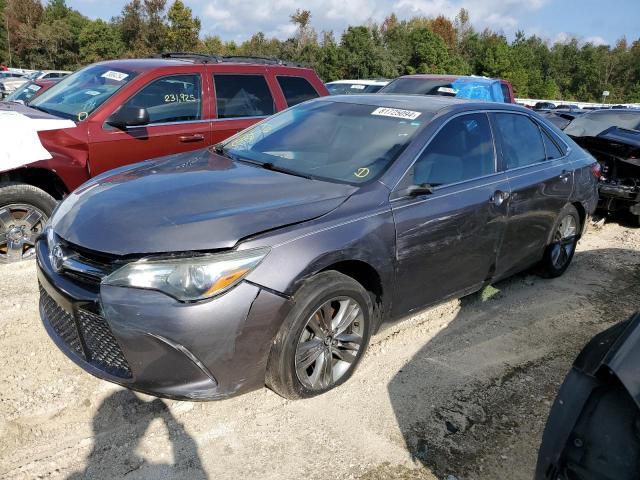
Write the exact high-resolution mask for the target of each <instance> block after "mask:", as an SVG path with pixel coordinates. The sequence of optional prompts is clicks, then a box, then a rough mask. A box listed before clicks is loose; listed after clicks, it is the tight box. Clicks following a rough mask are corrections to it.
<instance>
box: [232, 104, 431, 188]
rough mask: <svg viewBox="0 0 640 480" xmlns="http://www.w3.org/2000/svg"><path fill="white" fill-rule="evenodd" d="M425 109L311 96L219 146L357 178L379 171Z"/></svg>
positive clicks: (312, 171)
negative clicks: (395, 107) (319, 98)
mask: <svg viewBox="0 0 640 480" xmlns="http://www.w3.org/2000/svg"><path fill="white" fill-rule="evenodd" d="M430 118H431V115H430V114H425V113H423V112H415V111H410V110H400V109H393V108H383V107H379V106H376V105H360V104H353V103H341V102H328V101H315V102H310V103H305V104H301V105H300V106H296V107H293V108H290V109H289V110H286V111H284V112H282V113H280V114H278V115H275V116H273V117H271V118H269V119H268V120H265V121H263V122H261V123H259V124H257V125H256V126H254V127H252V128H250V129H248V130H245V131H243V132H240V133H239V134H237V135H236V136H234V137H231V139H229V140H228V141H227V142H226V143H224V144H223V145H222V148H223V151H224V152H225V153H226V154H228V155H229V156H231V157H232V158H234V159H236V160H248V161H252V162H255V163H259V164H262V165H265V164H266V165H265V166H268V167H271V168H273V169H274V170H276V169H282V170H287V171H288V172H289V173H293V174H297V175H301V176H307V177H311V178H317V179H322V180H329V181H335V182H339V183H350V184H361V183H365V182H369V181H371V180H374V179H376V178H377V177H379V176H380V175H381V174H382V172H384V171H385V170H386V168H387V167H388V166H389V165H390V164H391V163H392V162H393V161H394V160H395V159H396V158H397V157H398V156H399V155H400V154H401V153H402V152H403V151H404V149H405V148H406V147H407V146H408V145H409V143H410V142H411V141H412V139H413V138H414V137H415V135H416V132H417V131H418V130H420V127H421V126H422V125H424V124H426V123H427V122H428V120H429V119H430Z"/></svg>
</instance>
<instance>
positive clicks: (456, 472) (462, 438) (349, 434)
mask: <svg viewBox="0 0 640 480" xmlns="http://www.w3.org/2000/svg"><path fill="white" fill-rule="evenodd" d="M496 288H497V289H498V290H499V292H498V293H497V294H496V295H495V296H494V297H492V298H490V299H487V298H486V295H485V296H483V295H480V294H475V295H472V296H470V297H467V298H464V299H462V300H456V301H452V302H448V303H446V304H444V305H440V306H438V307H436V308H432V309H429V310H426V311H424V312H421V313H420V314H419V315H417V316H414V317H412V318H410V319H406V320H404V321H402V322H398V323H396V324H394V325H392V326H390V327H387V328H386V329H385V330H384V331H383V332H381V333H379V334H378V335H377V336H376V337H374V339H373V344H372V346H371V348H370V349H369V351H368V353H367V355H366V357H365V358H364V360H363V362H362V364H361V366H360V369H359V370H358V372H356V374H355V375H354V377H353V378H352V379H351V380H350V381H349V382H348V383H347V384H345V385H344V386H342V387H340V388H339V389H337V390H334V391H332V392H330V393H328V394H326V395H323V396H321V397H317V398H314V399H311V400H306V401H297V402H290V401H286V400H283V399H282V398H280V397H278V396H277V395H275V394H274V393H272V392H271V391H269V390H266V389H262V390H259V391H256V392H253V393H250V394H247V395H244V396H241V397H237V398H233V399H229V400H225V401H220V402H212V403H211V402H210V403H190V402H176V401H168V400H159V399H154V398H152V397H146V396H142V395H138V394H133V393H131V392H129V391H127V390H124V389H122V388H120V387H117V386H114V385H111V384H109V383H107V382H104V381H101V380H98V379H95V378H93V377H91V376H90V375H88V374H86V373H85V372H84V371H82V370H81V369H79V368H78V367H76V366H75V365H74V364H73V363H72V362H71V361H69V360H67V358H66V357H64V355H63V354H62V353H60V352H59V351H58V350H57V349H56V348H55V346H54V345H53V343H52V342H51V341H50V339H49V338H48V336H47V335H46V333H45V331H44V329H43V328H42V326H41V324H40V320H39V317H38V313H37V285H36V280H35V268H34V265H33V264H32V263H27V264H20V265H17V266H15V265H12V266H0V371H1V372H2V374H1V375H0V477H1V478H11V479H14V478H15V479H18V478H19V479H22V478H25V479H32V478H74V479H75V478H100V479H102V478H104V479H107V478H109V479H111V478H122V477H125V478H127V479H129V478H131V479H139V478H148V479H164V478H181V479H183V478H195V479H200V478H211V479H237V478H264V479H283V478H305V479H315V478H322V479H327V480H330V479H339V478H340V479H342V478H363V479H387V478H392V479H408V478H418V479H434V478H438V479H446V478H453V477H455V478H457V479H498V478H509V479H511V480H518V479H527V480H529V479H531V477H532V472H533V468H534V465H535V460H536V455H537V449H538V446H539V442H540V438H541V434H542V429H543V427H544V423H545V420H546V416H547V414H548V411H549V408H550V405H551V402H552V401H553V398H554V396H555V393H556V391H557V388H558V387H559V385H560V383H561V382H562V379H563V378H564V375H565V373H566V372H567V370H568V369H569V367H570V365H571V363H572V361H573V359H574V358H575V356H576V355H577V353H578V352H579V351H580V349H581V348H582V346H583V345H584V344H585V343H586V342H587V340H589V339H590V338H591V337H592V336H593V335H594V334H596V333H598V332H600V331H602V330H604V329H605V328H607V327H608V326H610V325H611V324H612V323H613V322H617V321H620V320H623V319H625V318H627V317H628V316H629V315H630V314H631V313H632V312H633V311H635V310H640V295H639V292H640V229H632V228H626V227H624V226H621V225H620V224H617V223H607V224H606V225H604V226H603V227H601V228H597V229H596V228H591V230H590V232H589V233H588V234H587V235H586V236H585V237H584V238H583V239H582V241H581V243H580V245H579V249H578V252H577V253H576V256H575V259H574V263H573V265H572V266H571V267H570V269H569V270H568V272H567V273H566V274H565V276H564V277H562V278H559V279H555V280H543V279H541V278H538V277H536V276H534V275H531V274H526V273H525V274H522V275H519V276H516V277H514V278H511V279H509V280H506V281H503V282H501V283H499V284H497V285H496ZM450 476H452V477H450Z"/></svg>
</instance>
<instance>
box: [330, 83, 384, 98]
mask: <svg viewBox="0 0 640 480" xmlns="http://www.w3.org/2000/svg"><path fill="white" fill-rule="evenodd" d="M387 83H389V80H336V81H335V82H329V83H327V84H326V86H327V89H328V90H329V93H330V94H331V95H353V94H357V93H376V92H377V91H378V90H380V89H381V88H382V87H384V86H385V85H386V84H387Z"/></svg>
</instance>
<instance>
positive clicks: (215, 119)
mask: <svg viewBox="0 0 640 480" xmlns="http://www.w3.org/2000/svg"><path fill="white" fill-rule="evenodd" d="M276 113H278V112H276ZM274 115H275V114H274ZM270 116H271V115H252V116H251V117H227V118H212V119H211V120H210V121H211V122H228V121H233V120H256V119H261V118H269V117H270Z"/></svg>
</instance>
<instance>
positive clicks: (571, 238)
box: [539, 205, 582, 278]
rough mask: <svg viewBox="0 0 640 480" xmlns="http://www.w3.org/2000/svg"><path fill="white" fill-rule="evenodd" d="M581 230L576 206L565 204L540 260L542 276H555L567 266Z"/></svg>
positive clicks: (560, 273)
mask: <svg viewBox="0 0 640 480" xmlns="http://www.w3.org/2000/svg"><path fill="white" fill-rule="evenodd" d="M581 231H582V230H581V225H580V215H579V214H578V211H577V210H576V207H574V206H573V205H565V207H564V208H563V209H562V211H561V212H560V215H558V219H557V220H556V223H555V224H554V226H553V237H552V238H551V243H550V244H549V245H548V246H547V248H546V250H545V252H544V256H543V258H542V262H540V269H539V270H540V275H541V276H542V277H545V278H556V277H559V276H560V275H562V274H563V273H564V272H565V271H566V270H567V268H569V265H570V264H571V260H573V255H574V253H575V251H576V246H577V245H578V240H579V238H580V232H581Z"/></svg>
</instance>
